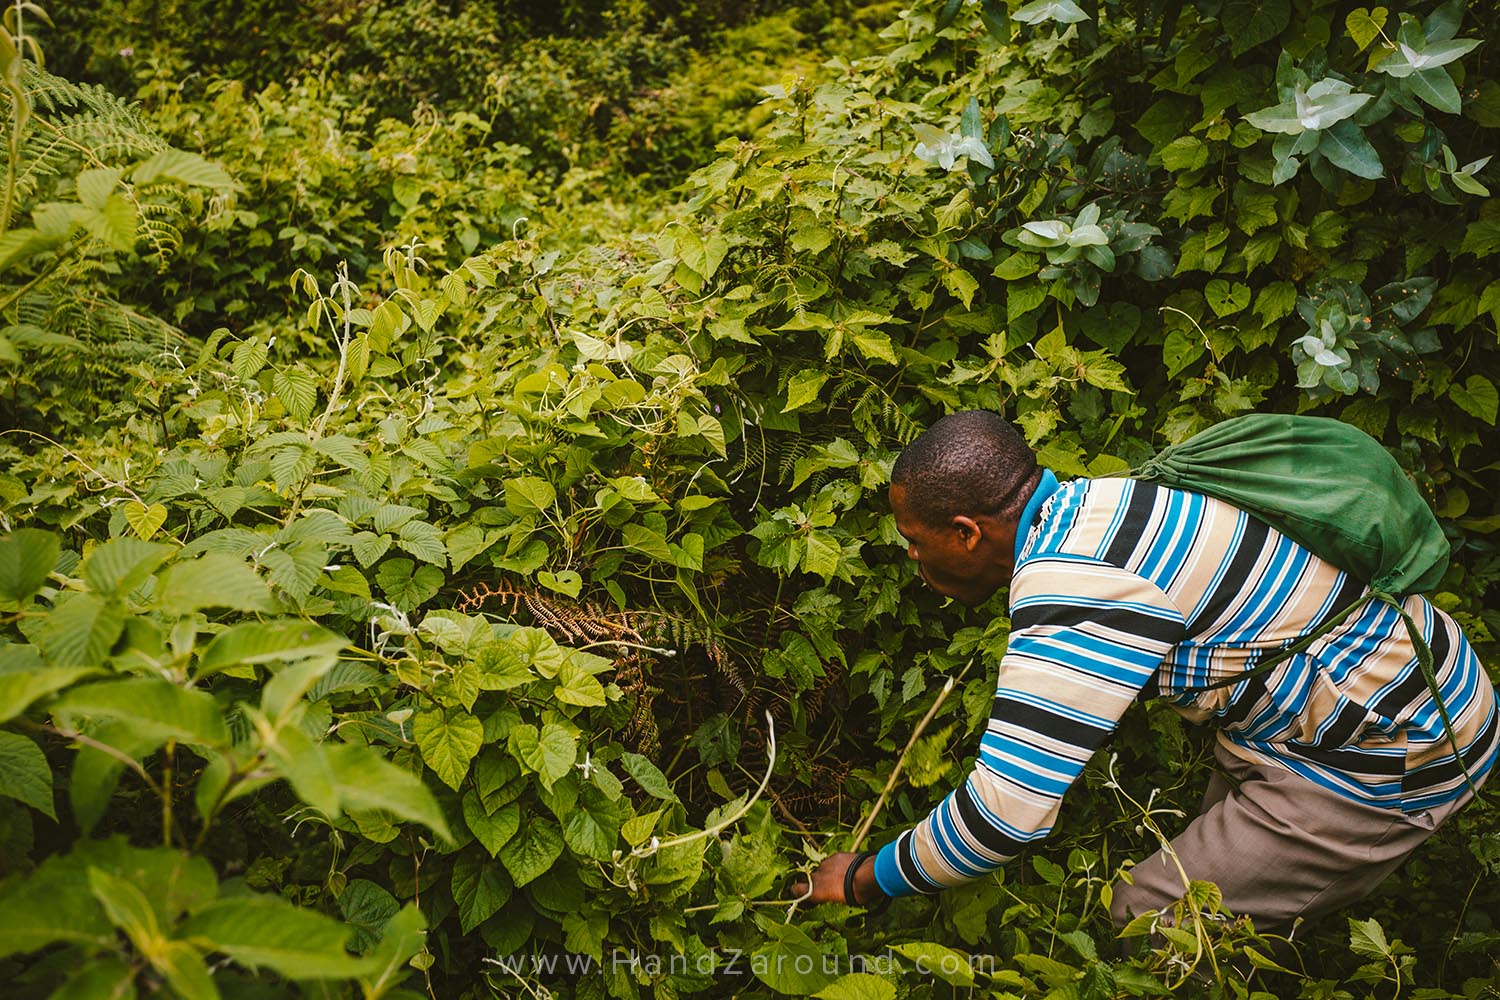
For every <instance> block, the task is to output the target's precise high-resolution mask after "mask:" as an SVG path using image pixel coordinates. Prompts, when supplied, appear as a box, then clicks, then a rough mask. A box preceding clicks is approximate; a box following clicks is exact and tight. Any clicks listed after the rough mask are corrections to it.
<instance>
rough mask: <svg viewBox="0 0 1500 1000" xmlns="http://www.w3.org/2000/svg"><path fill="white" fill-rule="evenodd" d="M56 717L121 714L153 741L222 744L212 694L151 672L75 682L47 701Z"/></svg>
mask: <svg viewBox="0 0 1500 1000" xmlns="http://www.w3.org/2000/svg"><path fill="white" fill-rule="evenodd" d="M52 714H53V715H54V716H56V717H58V718H63V719H73V718H76V717H88V718H102V719H123V720H125V721H128V722H129V723H130V724H131V725H132V726H133V727H135V728H136V729H137V730H138V731H139V732H140V733H141V734H142V735H149V736H150V737H151V738H153V739H155V740H156V741H157V742H158V743H165V742H166V741H167V740H177V741H178V742H180V743H198V744H204V745H207V746H225V745H227V744H228V743H229V732H228V730H226V729H225V728H224V716H223V713H222V712H221V711H220V709H219V705H218V703H217V702H215V701H214V699H213V696H212V695H210V694H208V693H206V692H203V691H189V690H188V689H186V688H181V687H178V686H177V685H176V684H173V683H172V682H171V681H168V680H163V679H161V678H156V677H135V678H129V679H126V680H110V681H99V682H97V683H94V684H85V685H83V686H81V687H75V688H73V689H72V690H70V691H68V692H67V693H66V694H64V695H63V696H62V697H61V698H59V699H58V700H57V701H56V702H55V703H54V704H53V706H52Z"/></svg>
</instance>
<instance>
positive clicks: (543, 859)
mask: <svg viewBox="0 0 1500 1000" xmlns="http://www.w3.org/2000/svg"><path fill="white" fill-rule="evenodd" d="M563 847H564V844H563V838H562V833H561V831H559V830H558V828H557V824H556V823H553V822H552V821H551V820H548V819H541V818H538V817H533V818H532V819H531V820H530V821H529V822H528V823H527V824H526V829H525V830H524V831H523V832H522V833H520V834H519V835H517V836H515V837H513V838H511V841H510V843H508V844H506V845H505V846H504V847H502V848H501V849H500V863H501V864H503V865H505V870H506V871H508V872H510V875H511V878H513V879H514V880H515V883H516V888H518V889H519V888H520V887H521V886H523V885H526V884H528V883H529V882H531V881H533V880H534V879H536V878H537V877H538V876H540V875H543V874H545V873H546V872H547V871H548V870H550V869H551V868H552V864H553V862H555V861H556V860H557V859H558V858H559V857H561V856H562V852H563Z"/></svg>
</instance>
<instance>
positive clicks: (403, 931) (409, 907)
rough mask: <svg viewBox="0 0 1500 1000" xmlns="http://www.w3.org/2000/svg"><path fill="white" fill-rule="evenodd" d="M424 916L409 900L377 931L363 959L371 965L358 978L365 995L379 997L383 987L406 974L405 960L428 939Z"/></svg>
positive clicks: (420, 948)
mask: <svg viewBox="0 0 1500 1000" xmlns="http://www.w3.org/2000/svg"><path fill="white" fill-rule="evenodd" d="M426 930H427V919H426V918H425V917H424V916H422V911H421V910H420V909H418V908H417V905H416V904H415V903H408V904H406V905H405V906H403V907H402V908H401V910H400V911H399V912H398V913H397V914H396V915H395V916H394V917H392V918H391V919H390V920H388V921H386V924H385V927H384V928H383V929H382V931H381V934H380V941H379V942H378V943H377V944H376V945H375V947H374V948H372V949H370V951H369V953H368V954H366V956H365V959H366V961H367V962H368V963H369V965H370V967H371V971H370V972H369V973H366V975H365V977H364V978H363V979H362V980H361V982H362V983H363V984H364V985H365V995H366V996H369V997H372V998H373V997H378V996H380V995H382V993H383V992H384V990H385V989H387V988H388V987H390V986H392V985H394V984H395V983H396V982H398V981H399V980H400V978H401V977H403V976H404V975H406V972H407V964H406V963H407V961H408V960H409V959H410V958H412V956H414V955H416V954H417V953H418V952H419V951H421V950H422V947H423V945H424V943H425V942H426V939H427V934H426Z"/></svg>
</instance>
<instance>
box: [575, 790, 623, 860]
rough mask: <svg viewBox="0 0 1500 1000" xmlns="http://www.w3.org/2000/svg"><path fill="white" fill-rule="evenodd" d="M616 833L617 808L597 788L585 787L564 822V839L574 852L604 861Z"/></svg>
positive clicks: (606, 858) (618, 823)
mask: <svg viewBox="0 0 1500 1000" xmlns="http://www.w3.org/2000/svg"><path fill="white" fill-rule="evenodd" d="M619 836H620V810H619V807H618V806H616V805H615V804H614V803H613V802H610V801H609V800H608V799H606V798H604V796H603V795H602V794H600V793H599V792H598V791H597V790H595V789H593V788H585V789H584V791H583V794H582V795H580V796H579V799H578V804H577V805H576V806H575V807H574V808H573V810H572V811H571V812H570V813H569V814H568V819H567V822H566V823H564V824H563V839H564V840H565V841H567V844H568V846H569V847H570V848H572V849H573V853H575V854H579V855H582V856H583V857H587V858H594V859H596V860H599V861H607V860H609V857H610V852H611V851H613V850H614V848H615V844H616V841H617V840H618V839H619Z"/></svg>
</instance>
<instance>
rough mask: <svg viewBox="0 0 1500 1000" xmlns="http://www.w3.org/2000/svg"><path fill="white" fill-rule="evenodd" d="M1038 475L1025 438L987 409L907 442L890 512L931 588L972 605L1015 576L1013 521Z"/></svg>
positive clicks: (942, 422) (953, 416) (895, 476)
mask: <svg viewBox="0 0 1500 1000" xmlns="http://www.w3.org/2000/svg"><path fill="white" fill-rule="evenodd" d="M1041 474H1042V470H1041V468H1040V467H1039V466H1038V465H1037V462H1036V455H1035V454H1034V453H1033V452H1032V450H1031V447H1030V446H1029V445H1028V444H1027V443H1026V441H1025V439H1024V438H1022V437H1021V435H1020V434H1019V433H1017V432H1016V429H1015V428H1014V427H1012V426H1011V425H1010V424H1008V423H1006V422H1005V421H1004V420H1002V419H1000V418H999V417H998V416H996V415H995V414H993V413H988V412H986V411H984V410H967V411H965V412H962V413H954V414H951V415H950V416H946V417H944V418H942V419H941V420H939V421H937V422H936V423H935V424H933V425H932V426H931V427H929V428H928V429H927V430H926V431H924V432H923V433H922V434H921V435H919V436H918V437H917V439H916V440H915V441H913V442H912V443H911V444H910V445H908V446H907V447H906V450H905V451H903V452H902V453H901V456H900V457H899V458H897V459H896V465H895V468H894V469H893V470H892V471H891V509H892V510H893V511H895V514H896V529H897V530H898V531H900V532H901V534H902V535H903V536H904V537H905V538H906V540H907V543H908V546H907V554H908V555H910V556H911V557H912V558H913V559H915V560H917V562H918V563H919V564H920V566H921V574H922V578H923V579H924V580H926V581H927V583H928V585H929V586H930V587H932V589H934V590H936V591H937V592H938V593H940V594H943V595H944V596H946V597H952V598H953V599H955V600H957V601H961V602H962V603H964V604H969V605H974V604H979V603H982V602H983V601H984V600H986V599H987V598H988V597H989V596H990V595H991V594H993V593H994V592H995V591H996V589H998V588H999V587H1000V586H1002V585H1003V584H1005V583H1007V582H1008V581H1009V580H1010V574H1011V571H1012V570H1013V569H1014V568H1015V540H1016V525H1017V522H1018V521H1019V520H1020V517H1021V512H1022V510H1024V509H1025V507H1026V501H1027V500H1028V499H1030V497H1031V494H1032V493H1033V492H1034V491H1035V489H1036V486H1037V483H1038V482H1039V480H1040V479H1041Z"/></svg>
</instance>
